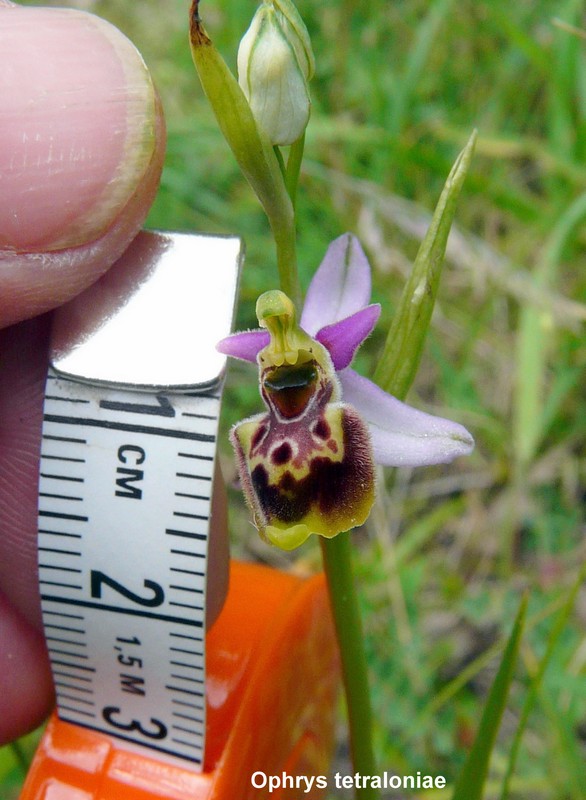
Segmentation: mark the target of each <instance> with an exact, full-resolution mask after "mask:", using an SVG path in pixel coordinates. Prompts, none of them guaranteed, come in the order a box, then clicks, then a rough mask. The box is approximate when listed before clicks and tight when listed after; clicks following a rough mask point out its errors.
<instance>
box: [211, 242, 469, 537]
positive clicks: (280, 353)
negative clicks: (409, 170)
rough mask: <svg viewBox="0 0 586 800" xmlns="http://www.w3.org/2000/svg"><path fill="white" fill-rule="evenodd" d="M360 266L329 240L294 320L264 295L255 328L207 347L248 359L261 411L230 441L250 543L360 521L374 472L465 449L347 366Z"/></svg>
mask: <svg viewBox="0 0 586 800" xmlns="http://www.w3.org/2000/svg"><path fill="white" fill-rule="evenodd" d="M370 291H371V281H370V267H369V265H368V261H367V260H366V256H365V255H364V252H363V251H362V248H361V247H360V244H359V242H358V240H357V239H356V238H355V237H353V236H351V235H348V234H346V235H344V236H341V237H340V238H338V239H336V240H335V241H334V242H332V244H331V245H330V247H329V248H328V251H327V253H326V255H325V258H324V260H323V262H322V263H321V265H320V267H319V269H318V270H317V272H316V273H315V275H314V277H313V280H312V282H311V284H310V287H309V290H308V292H307V298H306V301H305V305H304V307H303V312H302V315H301V320H300V324H299V325H298V324H297V322H296V318H295V309H294V307H293V304H292V303H291V301H290V300H289V299H288V298H287V297H286V295H284V294H283V293H282V292H277V291H273V292H265V294H263V295H261V297H260V298H259V300H258V303H257V316H258V319H259V324H260V325H261V328H264V329H265V330H262V329H261V330H256V331H245V332H242V333H236V334H233V335H232V336H229V337H228V338H227V339H224V340H222V342H220V343H219V345H218V349H219V350H221V351H222V352H223V353H226V354H228V355H230V356H234V357H236V358H241V359H244V360H246V361H253V362H254V361H257V363H258V365H259V379H260V389H261V396H262V398H263V400H264V402H265V405H266V407H267V412H266V413H264V414H260V415H257V416H255V417H252V418H250V419H248V420H245V421H244V422H241V423H239V424H238V425H236V426H235V427H234V428H233V430H232V434H231V438H232V443H233V445H234V448H235V450H236V453H237V456H238V466H239V473H240V477H241V480H242V485H243V488H244V491H245V494H246V497H247V500H248V503H249V505H250V506H251V508H252V510H253V514H254V520H255V524H256V526H257V527H258V529H259V532H260V533H261V535H262V536H263V537H264V538H265V539H267V540H268V541H270V542H272V543H273V544H276V545H278V546H279V547H282V548H284V549H286V550H290V549H293V548H294V547H297V546H298V545H300V544H301V543H302V542H304V541H305V539H307V537H308V536H309V535H310V534H312V533H315V534H319V535H322V536H327V537H332V536H336V535H337V534H338V533H341V532H342V531H345V530H348V529H350V528H354V527H356V526H357V525H361V524H362V523H363V522H364V521H365V520H366V518H367V517H368V514H369V512H370V509H371V507H372V503H373V500H374V464H375V462H377V463H379V464H383V465H386V466H422V465H429V464H439V463H446V462H449V461H452V460H453V459H454V458H456V457H457V456H460V455H465V454H467V453H469V452H470V451H471V450H472V448H473V446H474V442H473V439H472V437H471V435H470V434H469V433H468V431H467V430H466V429H465V428H463V427H462V426H461V425H459V424H458V423H456V422H451V421H449V420H446V419H442V418H440V417H435V416H432V415H430V414H426V413H424V412H422V411H418V410H417V409H415V408H412V407H410V406H408V405H406V404H405V403H402V402H400V401H399V400H397V399H396V398H394V397H392V396H391V395H389V394H387V393H386V392H384V391H383V390H382V389H380V388H379V387H378V386H376V385H375V384H374V383H372V382H371V381H369V380H368V379H367V378H364V377H362V376H360V375H358V374H357V373H356V372H355V371H354V370H352V369H350V367H349V365H350V363H351V361H352V359H353V357H354V354H355V352H356V350H357V349H358V347H359V346H360V344H361V343H362V342H363V341H364V339H365V338H366V337H367V336H368V335H369V334H370V332H371V331H372V329H373V328H374V325H375V324H376V321H377V319H378V316H379V313H380V307H379V306H378V305H368V303H369V299H370Z"/></svg>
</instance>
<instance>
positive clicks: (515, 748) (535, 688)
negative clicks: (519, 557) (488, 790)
mask: <svg viewBox="0 0 586 800" xmlns="http://www.w3.org/2000/svg"><path fill="white" fill-rule="evenodd" d="M585 578H586V564H585V565H584V566H583V567H582V569H581V570H580V573H579V574H578V578H577V579H576V581H575V582H574V585H573V586H572V588H571V589H570V591H569V593H568V597H567V600H566V602H565V603H564V605H563V606H562V608H561V610H560V612H559V614H558V617H557V620H556V621H555V624H554V625H553V627H552V629H551V632H550V634H549V637H548V640H547V648H546V650H545V654H544V656H543V658H542V659H541V661H540V663H539V668H538V670H537V672H536V674H535V675H534V677H533V679H532V681H531V687H530V689H529V692H528V693H527V696H526V698H525V702H524V703H523V710H522V712H521V718H520V719H519V724H518V725H517V730H516V731H515V738H514V739H513V744H512V746H511V752H510V753H509V761H508V764H507V771H506V773H505V777H504V779H503V786H502V789H501V794H500V800H507V798H508V796H509V788H510V782H511V778H512V776H513V773H514V771H515V766H516V763H517V756H518V754H519V747H520V745H521V739H522V737H523V733H524V731H525V728H526V726H527V720H528V719H529V714H530V713H531V711H532V710H533V706H534V705H535V701H536V700H537V697H538V695H539V693H540V689H541V684H542V681H543V676H544V675H545V670H546V669H547V666H548V664H549V662H550V660H551V657H552V655H553V652H554V650H555V647H556V645H557V643H558V641H559V638H560V636H561V634H562V632H563V631H564V629H565V628H566V625H567V622H568V618H569V616H570V613H571V611H572V608H573V607H574V603H575V601H576V595H577V594H578V590H579V589H580V587H581V585H582V583H583V581H584V579H585ZM582 788H584V787H582Z"/></svg>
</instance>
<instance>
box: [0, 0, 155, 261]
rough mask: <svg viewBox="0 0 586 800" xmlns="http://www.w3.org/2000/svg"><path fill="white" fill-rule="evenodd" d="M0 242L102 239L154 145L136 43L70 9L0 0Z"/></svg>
mask: <svg viewBox="0 0 586 800" xmlns="http://www.w3.org/2000/svg"><path fill="white" fill-rule="evenodd" d="M0 52H1V53H2V54H3V59H2V61H3V67H2V70H0V96H1V97H2V113H1V114H0V176H1V182H2V192H1V194H0V248H2V249H5V250H14V251H18V252H41V251H42V252H47V251H53V250H60V249H63V248H68V247H75V246H78V245H82V244H86V243H89V242H92V241H94V240H95V239H98V238H99V237H100V236H102V235H103V234H104V233H105V232H106V231H107V230H109V228H110V227H111V226H112V224H113V223H114V222H115V220H116V219H117V217H118V215H119V214H120V212H121V211H122V209H123V208H124V206H125V205H126V203H127V202H128V201H129V199H130V198H131V197H132V195H133V194H134V192H135V191H136V189H137V187H138V185H139V184H140V181H141V179H142V177H143V175H144V174H145V172H146V170H147V167H148V165H149V162H150V161H151V159H152V157H153V153H154V150H155V138H156V137H155V122H156V93H155V90H154V87H153V84H152V81H151V78H150V76H149V73H148V70H147V68H146V66H145V64H144V62H143V60H142V58H141V56H140V55H139V53H138V51H137V50H136V48H135V47H134V46H133V45H132V44H131V43H130V42H129V41H128V39H126V38H125V37H124V36H123V35H122V34H121V33H120V32H119V31H118V30H117V29H116V28H114V27H113V26H112V25H110V24H109V23H107V22H105V21H104V20H101V19H100V18H98V17H95V16H93V15H91V14H86V13H84V12H80V11H73V10H69V9H57V8H50V9H49V8H22V7H19V6H9V5H7V4H6V3H3V2H2V0H0Z"/></svg>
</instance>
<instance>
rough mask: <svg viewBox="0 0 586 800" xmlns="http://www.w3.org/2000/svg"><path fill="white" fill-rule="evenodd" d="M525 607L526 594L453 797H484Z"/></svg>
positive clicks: (468, 799) (466, 799)
mask: <svg viewBox="0 0 586 800" xmlns="http://www.w3.org/2000/svg"><path fill="white" fill-rule="evenodd" d="M526 611H527V598H526V597H525V598H524V599H523V601H522V602H521V606H520V608H519V611H518V613H517V618H516V620H515V624H514V625H513V630H512V631H511V635H510V637H509V640H508V642H507V646H506V648H505V652H504V653H503V658H502V661H501V663H500V666H499V669H498V672H497V674H496V677H495V679H494V681H493V684H492V686H491V689H490V692H489V695H488V699H487V701H486V705H485V707H484V711H483V714H482V719H481V720H480V725H479V726H478V731H477V733H476V738H475V740H474V744H473V745H472V748H471V750H470V752H469V753H468V757H467V759H466V762H465V764H464V767H463V768H462V771H461V772H460V775H459V777H458V780H457V782H456V787H455V789H454V794H453V795H452V800H482V795H483V790H484V785H485V782H486V777H487V775H488V766H489V762H490V756H491V753H492V750H493V747H494V743H495V740H496V736H497V733H498V729H499V726H500V722H501V718H502V716H503V712H504V710H505V705H506V702H507V697H508V694H509V689H510V686H511V682H512V680H513V674H514V671H515V666H516V664H517V659H518V655H519V646H520V643H521V637H522V634H523V628H524V625H525V614H526Z"/></svg>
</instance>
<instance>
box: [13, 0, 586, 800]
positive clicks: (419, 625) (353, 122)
mask: <svg viewBox="0 0 586 800" xmlns="http://www.w3.org/2000/svg"><path fill="white" fill-rule="evenodd" d="M57 4H58V3H53V5H57ZM59 5H63V3H62V2H60V3H59ZM67 5H70V6H76V7H84V8H88V9H90V10H92V11H94V12H96V13H98V14H100V15H101V16H104V17H105V18H107V19H109V20H111V21H112V22H114V23H115V24H116V25H118V26H119V27H120V28H121V29H122V30H123V31H124V32H125V33H126V34H127V35H128V36H129V37H130V38H131V39H132V40H133V41H134V42H135V43H136V45H137V46H138V47H139V49H140V50H141V52H142V53H143V55H144V57H145V60H146V61H147V63H148V65H149V67H150V68H151V70H152V72H153V74H154V77H155V80H156V83H157V85H158V87H159V90H160V93H161V95H162V98H163V103H164V106H165V109H166V115H167V122H168V133H169V144H168V153H167V161H166V167H165V172H164V175H163V181H162V186H161V190H160V192H159V195H158V198H157V201H156V203H155V206H154V208H153V210H152V213H151V215H150V217H149V220H148V224H149V226H151V227H156V228H163V229H174V230H203V231H209V232H219V233H226V232H231V233H238V234H240V235H242V236H243V237H244V238H245V240H246V245H247V253H248V256H247V263H246V267H245V272H244V276H243V282H242V292H241V305H240V309H239V318H238V326H239V327H250V326H254V316H253V308H254V301H255V299H256V296H257V294H258V293H259V292H261V291H263V290H265V289H267V288H271V287H273V286H274V285H275V283H276V272H275V265H274V253H273V248H272V245H271V241H270V238H269V233H268V229H267V225H266V222H265V219H264V215H263V213H262V211H261V210H260V207H259V206H258V203H257V202H256V200H255V198H254V197H253V194H252V192H251V191H250V190H249V188H248V186H247V185H246V184H245V182H244V180H243V179H242V178H241V176H240V174H239V172H238V169H237V167H236V164H235V162H234V160H233V158H232V157H231V154H230V153H229V151H228V149H227V146H226V145H225V144H224V142H223V140H222V138H221V136H220V134H219V132H218V130H217V128H216V125H215V122H214V120H213V118H212V114H211V111H210V110H209V107H208V105H207V103H206V101H205V99H204V98H203V96H202V94H201V90H200V88H199V85H198V82H197V77H196V75H195V72H194V70H193V68H192V65H191V58H190V54H189V50H188V46H187V33H186V30H187V22H186V14H187V6H188V3H187V0H185V2H178V1H177V0H174V1H173V2H167V3H165V4H161V3H160V2H158V0H141V2H137V3H133V2H130V1H129V0H126V1H125V0H95V1H94V2H92V0H86V1H85V2H81V0H79V2H77V3H74V2H68V3H67ZM162 5H164V6H165V7H164V9H163V8H162ZM255 7H256V3H255V2H252V0H204V2H202V9H201V12H202V15H203V16H204V19H205V21H206V26H207V28H208V30H209V32H210V33H211V34H212V36H213V37H214V40H215V42H216V44H217V45H218V47H219V48H220V49H221V51H222V52H223V54H224V55H225V57H226V59H227V60H228V61H229V63H230V64H232V65H234V64H235V56H236V48H237V43H238V41H239V39H240V37H241V35H242V33H243V32H244V30H245V29H246V27H247V25H248V22H249V20H250V18H251V17H252V14H253V12H254V10H255ZM298 7H299V9H300V11H301V13H302V15H303V17H304V19H305V20H306V23H307V25H308V28H309V31H310V34H311V36H312V40H313V45H314V50H315V55H316V61H317V75H316V78H315V79H314V81H313V83H312V93H313V103H314V106H313V112H312V119H311V122H310V126H309V130H308V139H307V146H306V160H305V167H304V171H303V174H302V184H301V190H300V196H299V217H300V226H299V227H300V229H299V237H300V238H299V243H300V260H301V269H302V278H303V280H304V283H305V286H306V285H307V282H308V280H309V278H310V275H311V273H312V271H313V270H314V269H315V267H316V266H317V264H318V263H319V261H320V259H321V257H322V255H323V253H324V251H325V249H326V246H327V244H328V242H329V241H330V240H331V239H333V238H334V237H336V236H337V235H339V234H340V233H342V232H344V231H346V230H351V231H353V232H355V233H356V234H357V235H358V236H359V237H360V238H361V240H362V242H363V244H364V246H365V249H366V250H367V252H368V255H369V257H370V260H371V263H372V266H373V269H374V273H375V299H376V300H377V301H380V302H381V303H382V304H383V316H382V320H381V323H380V324H379V326H378V329H377V332H375V334H374V335H373V336H372V337H371V339H370V340H369V342H368V343H367V345H366V346H365V348H364V352H362V353H361V356H360V361H361V363H360V365H359V367H360V371H362V372H363V373H364V374H369V373H370V374H371V373H372V371H373V370H374V366H375V365H376V359H377V353H378V352H380V347H381V345H382V342H383V338H384V333H385V330H386V328H387V327H388V324H389V321H390V319H391V318H392V314H393V307H394V304H395V303H396V301H397V299H398V297H399V294H400V291H401V288H402V285H403V281H404V278H405V275H406V274H407V272H408V270H409V267H410V263H411V259H412V258H413V257H414V255H415V253H416V251H417V246H418V243H419V241H420V239H421V237H422V235H423V233H424V231H425V228H426V224H427V221H428V219H429V215H430V212H431V210H432V209H433V207H434V204H435V202H436V200H437V198H438V195H439V192H440V189H441V186H442V185H443V181H444V179H445V177H446V176H447V173H448V171H449V168H450V165H451V163H452V162H453V160H454V158H455V155H456V153H457V151H458V150H459V149H460V148H461V146H462V145H463V144H464V142H465V141H466V139H467V138H468V135H469V133H470V131H471V130H472V128H474V127H476V128H478V131H479V141H478V145H477V152H476V157H475V159H474V162H473V165H472V170H471V173H470V175H469V176H468V179H467V181H466V184H465V186H464V190H463V193H462V197H461V198H460V203H459V209H458V213H457V223H456V229H455V230H454V231H453V235H452V237H451V239H450V244H449V249H448V261H447V264H446V268H445V272H444V278H443V282H442V286H441V288H440V296H439V302H438V305H437V308H436V312H435V315H434V320H433V324H432V329H431V332H430V336H429V339H428V344H427V349H426V355H425V358H424V362H423V366H422V369H421V370H420V373H419V375H418V379H417V381H416V384H415V387H414V390H413V391H412V392H411V395H410V398H409V399H410V402H411V403H412V404H414V405H418V406H420V407H422V408H424V409H427V410H430V411H432V412H435V413H438V414H441V415H445V416H450V417H452V418H454V419H458V420H459V421H461V422H462V423H464V424H465V425H466V426H467V427H468V428H469V429H470V430H471V431H472V432H473V433H474V435H475V438H476V441H477V448H476V450H475V452H474V454H473V455H472V457H470V458H467V459H462V460H461V463H456V464H454V465H452V466H450V467H441V468H439V467H438V468H429V469H419V470H400V471H397V472H396V473H395V474H389V475H387V476H386V478H385V480H386V490H382V491H381V492H380V493H379V498H378V502H377V505H376V508H375V512H374V513H373V515H372V517H371V520H370V522H369V524H368V526H367V527H366V530H364V531H362V532H360V533H358V534H356V536H355V541H356V563H357V571H358V574H359V581H360V590H361V599H362V604H363V610H364V616H365V621H366V628H367V634H368V647H369V661H370V668H371V671H372V683H373V686H374V703H375V712H376V716H377V720H378V721H377V731H376V736H377V748H378V760H379V764H380V768H381V771H382V770H388V771H392V770H396V771H398V772H399V773H400V774H414V773H415V771H416V770H418V769H419V770H421V771H422V772H424V773H432V774H442V775H445V776H446V778H447V779H448V785H451V783H452V781H453V779H454V776H455V775H456V773H457V771H458V768H459V767H460V766H461V764H462V763H463V760H464V757H465V754H466V751H467V748H469V746H470V743H471V741H472V738H473V734H474V730H475V727H476V725H477V722H478V719H479V715H480V709H481V708H482V704H483V700H484V697H485V694H486V689H487V686H488V685H489V684H490V681H491V678H492V676H493V674H494V671H495V668H496V664H497V663H498V656H499V654H500V653H502V646H503V641H504V638H505V637H506V635H507V634H508V632H509V631H510V628H511V624H512V620H513V618H514V615H515V612H516V609H517V608H518V605H519V601H520V597H521V595H522V593H523V592H524V590H529V615H528V628H527V631H526V634H525V636H524V639H523V642H522V645H521V660H520V667H519V669H518V670H517V674H516V678H515V681H514V684H513V687H512V691H511V696H510V699H509V705H508V708H507V711H506V713H505V716H504V721H503V725H502V728H501V732H500V736H499V740H498V743H497V748H496V751H495V754H494V757H493V759H492V765H491V773H490V780H489V790H488V795H487V797H488V798H492V797H495V798H496V797H498V796H499V791H500V789H499V788H498V787H499V786H500V782H501V780H502V776H503V773H504V771H505V769H506V763H507V758H508V753H509V750H510V747H511V741H512V737H513V735H514V731H515V728H516V726H517V723H518V720H519V715H520V710H521V708H522V704H523V701H524V699H525V697H526V695H527V692H528V689H529V687H530V686H531V684H532V680H533V678H534V676H535V674H536V672H537V669H538V664H539V660H540V658H541V657H542V656H543V655H544V653H545V651H546V648H547V641H548V636H549V635H550V631H551V630H552V628H553V626H554V624H555V621H556V614H557V613H558V612H559V609H560V608H561V606H562V604H563V603H564V600H565V598H566V597H567V594H568V592H569V590H570V587H571V586H572V583H573V582H575V580H576V577H577V574H578V569H579V567H580V565H581V564H582V563H583V562H584V560H585V556H586V543H585V538H584V533H585V529H586V525H585V514H584V500H585V499H586V485H585V478H586V460H585V458H584V455H585V448H584V444H585V431H586V396H585V381H584V372H585V367H586V347H585V340H584V322H585V320H586V229H585V225H584V221H585V218H586V164H585V157H586V40H585V39H584V38H583V34H581V32H580V31H579V30H575V29H572V26H575V27H576V28H579V27H580V25H581V24H582V23H583V15H584V5H583V3H582V2H580V0H563V1H562V2H560V0H555V2H554V0H537V2H536V1H535V0H519V2H517V3H511V2H510V1H509V0H486V1H485V2H477V1H476V0H460V2H457V3H456V2H454V1H453V0H368V2H367V0H353V2H349V0H320V2H310V0H299V2H298ZM259 408H260V401H259V399H258V395H257V391H256V381H255V377H254V370H250V369H247V368H245V367H244V366H233V368H232V369H231V372H230V378H229V385H228V391H227V396H226V402H225V424H224V427H225V430H227V429H228V427H229V425H230V424H232V423H233V422H235V421H236V420H238V419H240V418H242V417H243V416H245V415H247V414H250V413H253V412H254V411H256V410H258V409H259ZM222 459H223V466H224V470H225V474H226V478H227V480H228V482H229V483H233V482H234V478H235V471H234V467H233V464H232V457H231V453H230V452H229V447H228V445H227V444H226V445H225V447H224V452H223V454H222ZM231 513H232V535H233V544H234V547H233V550H234V554H235V555H237V556H239V557H241V558H255V559H260V560H261V561H265V562H267V563H270V564H274V565H276V566H286V565H288V563H289V560H288V559H286V558H285V556H284V555H283V554H281V553H275V552H274V551H273V550H271V549H270V548H268V547H265V546H264V545H263V544H262V542H260V540H259V539H258V537H257V535H256V533H255V531H254V530H253V528H252V526H251V525H250V523H249V518H248V512H247V511H246V509H245V508H244V506H243V503H242V500H241V498H240V495H239V493H238V492H237V491H236V490H235V489H234V490H233V492H232V494H231ZM292 566H293V568H294V569H296V570H299V571H309V570H314V569H316V568H318V566H319V548H318V547H317V544H315V543H314V544H308V545H307V546H304V547H303V548H302V549H301V550H300V551H299V552H298V553H295V554H294V555H293V558H292ZM585 622H586V592H585V591H584V589H583V588H582V590H581V591H580V592H579V593H578V597H577V601H576V603H575V606H574V609H573V612H572V614H571V615H570V617H569V619H568V621H567V623H566V624H565V625H564V627H563V630H562V632H561V635H560V636H559V638H558V640H557V643H556V645H555V648H554V649H553V653H552V655H551V658H550V661H549V665H548V668H547V670H546V671H545V674H544V676H543V680H541V681H540V682H539V683H535V682H534V683H533V685H534V687H535V691H536V703H535V706H534V708H533V711H532V713H531V714H530V716H529V720H528V725H527V728H526V730H525V735H524V737H523V740H522V743H521V749H520V755H519V762H518V765H517V770H516V774H515V777H514V780H513V784H512V788H513V792H512V797H514V798H527V800H529V798H530V799H531V800H541V798H543V800H584V798H586V778H585V775H586V770H585V767H584V765H585V763H586V762H585V758H586V636H585ZM34 741H35V735H33V736H31V737H28V739H26V740H25V741H24V742H22V743H21V744H20V752H21V754H22V757H23V759H24V760H26V758H27V757H28V755H29V754H30V753H31V752H32V749H33V746H34ZM343 742H344V731H343V729H341V731H340V743H341V744H340V752H339V754H338V758H339V759H340V765H341V766H340V768H341V769H344V758H345V753H344V744H343ZM17 755H18V754H17V753H16V752H15V751H14V750H13V749H11V748H4V749H2V750H0V797H2V798H7V799H8V798H12V797H16V795H17V787H18V786H19V785H20V782H21V781H22V774H23V773H22V766H21V764H20V763H19V760H18V757H17ZM450 791H451V790H450ZM395 796H397V795H395ZM410 796H411V797H417V796H418V797H434V798H438V800H440V798H444V797H445V798H447V797H449V796H450V792H447V793H446V792H444V793H442V792H441V791H436V792H435V793H433V792H427V793H426V794H424V793H421V794H419V795H418V794H417V793H411V794H410Z"/></svg>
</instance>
